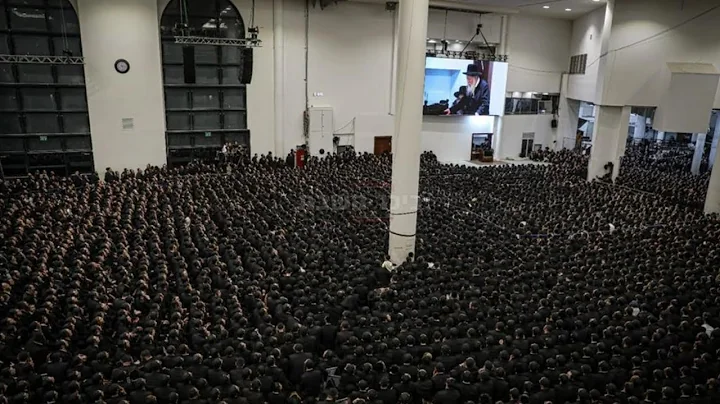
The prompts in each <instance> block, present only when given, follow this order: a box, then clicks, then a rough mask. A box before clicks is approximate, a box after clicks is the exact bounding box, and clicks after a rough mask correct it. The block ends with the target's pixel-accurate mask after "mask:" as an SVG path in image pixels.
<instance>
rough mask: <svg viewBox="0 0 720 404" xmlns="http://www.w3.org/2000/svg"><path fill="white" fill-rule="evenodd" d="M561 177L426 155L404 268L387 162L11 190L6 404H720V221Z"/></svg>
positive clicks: (35, 183) (127, 177)
mask: <svg viewBox="0 0 720 404" xmlns="http://www.w3.org/2000/svg"><path fill="white" fill-rule="evenodd" d="M547 158H548V159H551V160H552V161H553V162H554V163H555V164H552V165H537V166H530V165H526V166H497V167H491V168H474V167H461V166H456V165H442V164H438V162H437V161H436V159H435V158H434V156H433V155H432V154H430V153H426V154H424V155H423V156H422V164H421V178H420V195H419V197H420V210H419V218H418V229H417V248H416V253H415V254H414V255H413V256H411V257H409V259H408V260H407V261H406V262H404V263H402V264H400V265H397V266H396V265H392V264H391V263H390V262H388V258H387V256H386V255H385V253H386V251H387V247H388V246H387V243H388V241H387V240H388V237H387V229H388V207H389V197H390V187H389V182H390V175H391V164H390V162H391V161H390V159H391V157H390V156H389V155H384V156H374V155H368V154H362V155H353V154H345V155H340V156H338V155H330V156H327V157H326V158H324V159H318V160H312V163H311V164H308V165H307V166H306V167H305V169H296V168H292V167H289V165H288V164H285V159H280V158H276V157H267V156H259V157H258V156H256V157H252V158H250V157H239V158H238V159H236V160H235V161H233V162H232V163H227V162H225V163H224V164H225V166H218V165H205V164H199V163H198V164H191V165H190V166H188V167H185V168H182V169H168V168H151V167H149V168H148V169H146V170H141V171H134V172H133V171H127V172H124V173H115V172H113V171H112V170H109V173H107V174H106V175H107V179H108V180H107V181H99V178H97V177H95V178H91V177H88V178H86V177H80V176H77V175H75V176H72V177H69V178H60V177H56V176H53V175H51V174H46V173H41V174H37V175H33V176H31V177H29V178H26V179H22V180H13V181H6V182H3V183H2V188H1V189H0V211H1V212H2V216H1V217H0V313H1V314H2V317H1V320H0V404H2V403H109V404H120V403H122V404H125V403H128V404H136V403H139V404H144V403H193V404H204V403H227V404H237V403H243V404H244V403H248V404H264V403H269V404H281V403H334V402H343V401H345V402H348V403H352V404H363V403H367V404H381V403H382V404H394V403H403V404H422V403H426V402H431V403H436V404H467V403H474V404H480V403H482V404H487V403H513V404H515V403H530V404H535V403H540V404H545V403H603V404H605V403H607V404H613V403H620V404H625V403H641V402H645V403H663V404H665V403H674V404H685V403H717V402H720V391H719V387H718V382H719V381H720V380H719V379H718V376H719V375H720V293H718V290H719V287H720V276H719V273H718V270H719V269H720V243H719V242H718V240H720V220H719V219H718V218H717V217H714V216H706V215H704V214H703V213H702V212H701V211H700V210H698V209H695V208H693V207H692V206H688V205H687V204H679V203H673V201H672V200H670V199H668V198H667V197H665V196H663V195H661V194H655V193H649V192H635V191H633V190H631V189H628V188H627V187H618V186H613V185H611V184H606V183H602V182H593V183H588V182H586V181H585V180H584V178H583V176H582V175H580V174H582V170H583V167H582V164H579V161H581V160H582V157H578V156H576V155H573V154H572V153H569V152H567V153H566V152H562V153H555V154H552V155H551V156H549V157H547ZM228 164H229V165H228ZM688 186H697V184H696V185H688ZM698 192H699V191H698Z"/></svg>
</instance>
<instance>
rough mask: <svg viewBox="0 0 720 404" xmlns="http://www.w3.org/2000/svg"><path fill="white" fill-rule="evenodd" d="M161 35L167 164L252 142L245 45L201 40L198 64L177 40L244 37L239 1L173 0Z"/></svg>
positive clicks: (197, 49) (212, 155)
mask: <svg viewBox="0 0 720 404" xmlns="http://www.w3.org/2000/svg"><path fill="white" fill-rule="evenodd" d="M182 8H185V10H183V11H182V12H181V9H182ZM183 15H187V16H188V17H187V19H186V20H183V17H182V16H183ZM185 23H186V24H185ZM186 25H187V28H185V29H183V27H185V26H186ZM160 35H161V40H162V61H163V81H164V85H165V119H166V127H167V134H166V137H167V142H166V144H167V155H168V164H170V165H171V166H173V165H181V164H186V163H188V162H190V161H191V160H193V159H205V158H211V159H212V158H215V157H216V155H217V152H218V151H219V150H220V149H221V148H222V145H223V144H224V143H227V142H237V143H241V144H245V145H248V146H249V143H250V132H249V131H248V129H247V115H246V110H245V108H246V105H247V97H246V87H245V85H244V84H240V79H239V77H238V75H239V72H240V71H241V69H240V66H241V64H242V63H243V60H242V52H241V49H240V48H237V47H232V46H209V45H197V46H194V61H195V63H194V64H193V65H192V66H186V65H185V63H184V58H183V45H179V44H176V43H175V39H174V37H175V36H176V35H189V36H204V37H211V38H245V23H244V22H243V19H242V16H241V15H240V13H239V12H238V10H237V9H236V8H235V6H234V5H232V3H231V2H230V1H229V0H189V1H188V0H186V1H182V0H171V1H170V3H169V4H168V6H167V7H166V8H165V11H164V12H163V15H162V18H161V21H160ZM186 69H192V70H194V74H190V75H189V76H191V77H194V78H195V80H194V83H188V82H186V76H187V75H186V74H185V73H186ZM0 77H1V76H0ZM0 100H1V98H0Z"/></svg>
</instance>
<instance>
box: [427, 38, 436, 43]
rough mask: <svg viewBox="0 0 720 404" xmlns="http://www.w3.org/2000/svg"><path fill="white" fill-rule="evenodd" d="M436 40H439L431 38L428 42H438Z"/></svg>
mask: <svg viewBox="0 0 720 404" xmlns="http://www.w3.org/2000/svg"><path fill="white" fill-rule="evenodd" d="M436 42H437V41H436V40H434V39H431V40H429V41H428V43H436Z"/></svg>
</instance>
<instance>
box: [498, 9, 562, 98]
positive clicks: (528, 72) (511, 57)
mask: <svg viewBox="0 0 720 404" xmlns="http://www.w3.org/2000/svg"><path fill="white" fill-rule="evenodd" d="M508 20H509V23H508V34H507V37H508V47H507V53H508V62H509V64H510V69H509V73H508V85H507V91H521V92H527V91H533V92H540V93H542V92H546V93H558V92H560V76H561V75H562V73H563V72H564V71H567V69H568V67H569V63H570V53H569V45H570V36H571V22H570V21H567V20H560V19H552V18H542V17H536V16H526V15H522V14H514V15H511V16H510V17H509V18H508Z"/></svg>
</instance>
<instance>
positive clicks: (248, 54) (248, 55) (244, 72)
mask: <svg viewBox="0 0 720 404" xmlns="http://www.w3.org/2000/svg"><path fill="white" fill-rule="evenodd" d="M252 75H253V50H252V49H251V48H245V49H243V51H242V66H241V68H240V77H239V79H240V83H241V84H250V82H251V81H252Z"/></svg>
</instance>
